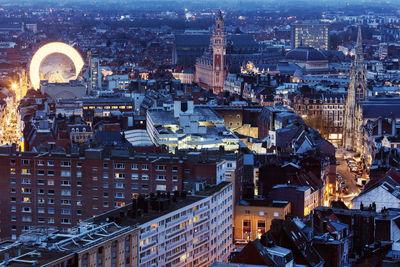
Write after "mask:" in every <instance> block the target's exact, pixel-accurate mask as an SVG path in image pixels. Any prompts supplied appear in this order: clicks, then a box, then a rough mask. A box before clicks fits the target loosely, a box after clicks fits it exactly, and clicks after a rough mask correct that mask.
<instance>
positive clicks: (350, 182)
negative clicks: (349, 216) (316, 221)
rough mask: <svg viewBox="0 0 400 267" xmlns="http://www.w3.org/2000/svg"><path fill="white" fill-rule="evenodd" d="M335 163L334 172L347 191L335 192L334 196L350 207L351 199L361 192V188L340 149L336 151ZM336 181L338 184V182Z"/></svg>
mask: <svg viewBox="0 0 400 267" xmlns="http://www.w3.org/2000/svg"><path fill="white" fill-rule="evenodd" d="M336 163H337V166H336V172H337V173H338V174H339V175H340V176H341V177H342V178H343V181H344V182H345V184H346V187H347V191H345V192H344V193H342V192H340V191H339V193H338V194H336V197H337V198H340V199H342V201H343V202H344V203H345V204H346V205H347V206H348V207H349V208H350V207H351V206H350V204H351V200H352V199H353V198H354V197H355V196H357V195H358V194H359V193H360V192H361V190H362V188H361V187H359V186H357V183H356V180H355V174H354V173H353V172H351V171H350V169H349V167H348V165H347V161H346V160H345V159H344V153H343V152H342V151H337V152H336ZM365 176H366V175H363V177H365ZM338 183H339V185H340V182H338Z"/></svg>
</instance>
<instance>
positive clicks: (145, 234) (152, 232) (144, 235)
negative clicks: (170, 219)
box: [140, 228, 158, 239]
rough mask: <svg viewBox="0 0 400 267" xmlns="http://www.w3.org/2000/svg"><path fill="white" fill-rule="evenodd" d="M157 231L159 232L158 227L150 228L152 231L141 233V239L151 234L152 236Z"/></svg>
mask: <svg viewBox="0 0 400 267" xmlns="http://www.w3.org/2000/svg"><path fill="white" fill-rule="evenodd" d="M157 233H158V232H157V228H154V229H150V231H148V232H146V233H143V234H140V239H145V238H147V237H149V236H152V235H154V234H157Z"/></svg>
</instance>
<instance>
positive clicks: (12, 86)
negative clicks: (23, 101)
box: [11, 83, 18, 91]
mask: <svg viewBox="0 0 400 267" xmlns="http://www.w3.org/2000/svg"><path fill="white" fill-rule="evenodd" d="M17 88H18V85H17V84H16V83H13V84H11V89H12V90H13V91H15V90H17Z"/></svg>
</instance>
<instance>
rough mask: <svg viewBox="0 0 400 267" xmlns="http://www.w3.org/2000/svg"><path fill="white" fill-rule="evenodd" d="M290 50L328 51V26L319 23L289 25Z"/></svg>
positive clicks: (305, 22) (306, 22)
mask: <svg viewBox="0 0 400 267" xmlns="http://www.w3.org/2000/svg"><path fill="white" fill-rule="evenodd" d="M291 27H292V32H291V43H292V48H297V47H302V46H303V47H312V48H315V49H318V50H328V49H329V25H328V24H326V23H322V22H319V21H302V22H299V23H295V24H292V25H291Z"/></svg>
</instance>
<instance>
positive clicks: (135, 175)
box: [131, 173, 139, 180]
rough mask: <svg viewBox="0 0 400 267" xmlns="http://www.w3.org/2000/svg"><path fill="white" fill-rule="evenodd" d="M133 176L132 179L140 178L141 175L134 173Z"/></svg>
mask: <svg viewBox="0 0 400 267" xmlns="http://www.w3.org/2000/svg"><path fill="white" fill-rule="evenodd" d="M131 178H132V180H137V179H139V175H138V174H137V173H132V175H131Z"/></svg>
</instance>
